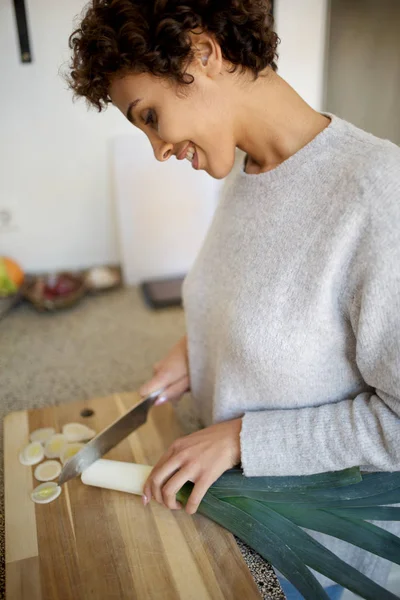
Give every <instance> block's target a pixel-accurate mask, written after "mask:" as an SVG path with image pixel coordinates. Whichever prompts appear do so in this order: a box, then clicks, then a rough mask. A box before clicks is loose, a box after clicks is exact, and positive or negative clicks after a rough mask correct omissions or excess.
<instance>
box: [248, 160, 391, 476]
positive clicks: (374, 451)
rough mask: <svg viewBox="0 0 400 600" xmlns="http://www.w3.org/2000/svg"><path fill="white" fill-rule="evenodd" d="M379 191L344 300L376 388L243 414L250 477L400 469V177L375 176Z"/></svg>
mask: <svg viewBox="0 0 400 600" xmlns="http://www.w3.org/2000/svg"><path fill="white" fill-rule="evenodd" d="M397 170H399V166H398V165H397ZM377 183H379V185H376V184H377ZM374 188H375V190H377V192H376V195H375V198H373V197H372V196H370V199H371V202H370V208H369V215H370V221H369V226H368V227H367V228H366V234H365V239H364V240H363V243H362V244H361V247H360V248H359V250H358V252H357V256H356V257H355V259H354V262H353V265H352V271H351V274H350V277H349V280H351V282H352V285H351V289H352V292H351V294H349V297H348V300H347V302H346V304H347V309H348V317H349V319H350V323H351V326H352V328H353V331H354V334H355V337H356V363H357V366H358V369H359V371H360V373H361V375H362V377H363V379H364V381H365V382H366V384H367V385H368V386H369V387H370V388H371V389H372V391H370V392H364V393H361V394H359V395H358V396H356V397H354V398H347V399H344V400H342V401H340V402H337V403H333V404H324V399H323V398H321V404H320V405H319V406H317V407H309V408H300V409H292V410H271V411H269V410H265V411H257V412H247V413H245V415H244V416H243V422H242V430H241V434H240V441H241V456H242V467H243V470H244V474H245V475H246V476H248V477H249V476H262V475H307V474H312V473H320V472H326V471H337V470H340V469H344V468H347V467H351V466H355V465H357V466H361V467H363V468H364V469H366V470H374V471H394V470H400V443H399V440H400V179H399V175H397V176H396V177H391V179H390V183H388V182H387V180H385V181H382V177H378V182H377V181H376V180H375V186H374ZM378 190H379V191H378Z"/></svg>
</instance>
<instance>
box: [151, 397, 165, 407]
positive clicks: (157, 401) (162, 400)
mask: <svg viewBox="0 0 400 600" xmlns="http://www.w3.org/2000/svg"><path fill="white" fill-rule="evenodd" d="M167 400H168V398H167V396H160V397H159V398H157V400H156V401H155V402H154V406H160V404H164V402H166V401H167Z"/></svg>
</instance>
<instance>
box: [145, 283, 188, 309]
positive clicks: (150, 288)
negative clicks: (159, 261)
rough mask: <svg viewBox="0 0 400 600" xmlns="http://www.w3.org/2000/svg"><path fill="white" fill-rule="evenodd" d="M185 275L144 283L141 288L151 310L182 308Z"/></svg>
mask: <svg viewBox="0 0 400 600" xmlns="http://www.w3.org/2000/svg"><path fill="white" fill-rule="evenodd" d="M184 279H185V275H182V276H177V277H170V278H167V279H153V280H151V281H143V282H142V283H141V284H140V288H141V290H142V292H143V296H144V299H145V301H146V303H147V304H148V306H150V308H155V309H157V308H166V307H168V306H182V283H183V280H184Z"/></svg>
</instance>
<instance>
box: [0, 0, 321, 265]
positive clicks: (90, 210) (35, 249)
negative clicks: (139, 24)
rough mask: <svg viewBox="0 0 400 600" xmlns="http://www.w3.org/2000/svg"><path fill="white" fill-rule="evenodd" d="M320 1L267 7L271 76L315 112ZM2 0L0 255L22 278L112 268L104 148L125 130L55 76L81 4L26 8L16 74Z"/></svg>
mask: <svg viewBox="0 0 400 600" xmlns="http://www.w3.org/2000/svg"><path fill="white" fill-rule="evenodd" d="M326 2H327V0H302V1H301V2H299V1H298V0H276V14H277V28H278V32H279V34H280V36H281V38H282V44H281V46H280V73H281V75H282V76H283V77H285V78H286V79H287V80H288V81H289V83H291V84H292V85H293V86H294V87H295V89H297V91H298V92H299V93H300V94H302V95H303V97H304V98H305V99H306V100H307V101H308V102H309V103H310V104H311V105H312V106H314V107H316V108H319V105H320V103H321V98H322V70H323V52H322V50H323V46H324V28H325V16H326ZM12 4H13V3H12V1H11V0H0V92H1V93H0V211H1V210H2V209H8V210H10V211H11V212H12V214H13V222H12V226H11V227H10V229H9V231H0V255H1V254H8V255H10V256H13V257H14V258H15V259H17V260H18V261H20V262H21V264H22V265H23V266H24V268H25V269H26V270H28V271H35V270H39V271H42V270H48V269H55V268H79V267H85V266H88V265H91V264H101V263H113V262H116V261H118V258H119V252H118V239H117V232H116V227H115V222H114V207H113V201H112V194H111V179H110V169H111V160H110V156H109V152H110V150H109V149H110V140H111V138H113V137H114V136H115V135H116V134H120V133H128V132H129V133H132V134H133V132H134V129H133V128H132V127H131V126H130V124H129V123H128V122H127V121H126V120H125V119H124V118H123V117H122V115H120V114H119V113H118V112H117V111H116V110H115V109H113V108H112V107H111V108H110V109H109V110H107V111H106V113H105V114H102V115H98V114H97V112H96V111H94V110H91V111H88V110H87V109H86V106H85V104H84V102H83V101H79V102H77V103H75V104H73V103H72V101H71V93H70V92H68V91H67V90H66V89H65V87H66V86H65V83H64V82H63V81H62V79H61V78H60V77H59V75H58V69H59V66H60V65H61V64H62V63H63V62H64V61H65V60H67V58H68V56H69V51H68V48H67V39H68V36H69V34H70V33H71V31H72V20H73V17H74V16H75V15H76V14H78V13H79V12H80V11H81V9H82V7H83V5H84V4H85V2H84V0H68V1H61V0H26V5H27V11H28V18H29V24H30V34H31V43H32V51H33V57H34V62H33V63H32V64H25V65H24V64H21V63H20V62H19V49H18V42H17V33H16V26H15V22H14V14H13V10H12Z"/></svg>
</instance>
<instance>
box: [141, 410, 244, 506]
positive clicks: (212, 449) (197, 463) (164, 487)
mask: <svg viewBox="0 0 400 600" xmlns="http://www.w3.org/2000/svg"><path fill="white" fill-rule="evenodd" d="M241 427H242V419H241V418H239V419H234V420H232V421H224V422H223V423H217V424H216V425H212V426H211V427H207V428H206V429H202V430H200V431H196V432H195V433H192V434H190V435H187V436H185V437H183V438H179V439H177V440H176V441H175V442H174V443H173V444H172V446H171V447H170V448H169V450H168V451H167V452H166V454H164V456H162V457H161V459H160V460H159V461H158V463H157V464H156V466H155V467H154V469H153V471H152V472H151V474H150V476H149V478H148V479H147V481H146V483H145V486H144V490H143V503H144V505H145V506H146V504H147V503H148V502H149V501H150V500H151V498H154V499H155V500H157V502H159V503H160V504H165V506H167V508H170V509H173V510H174V509H175V510H176V509H179V508H182V507H181V505H180V504H179V502H177V500H176V494H177V492H178V491H179V490H180V489H181V487H183V485H184V484H185V483H186V482H187V481H192V482H193V483H194V484H195V485H194V488H193V490H192V493H191V494H190V497H189V500H188V502H187V504H186V512H187V513H188V514H190V515H191V514H193V513H195V512H196V510H197V508H198V506H199V504H200V502H201V501H202V499H203V497H204V495H205V493H206V492H207V490H208V488H209V487H210V486H211V485H212V484H213V483H214V482H215V481H216V480H217V479H218V478H219V477H220V476H221V475H222V473H224V472H225V471H226V470H227V469H231V468H232V467H234V466H235V465H237V464H238V463H239V462H240V430H241Z"/></svg>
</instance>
